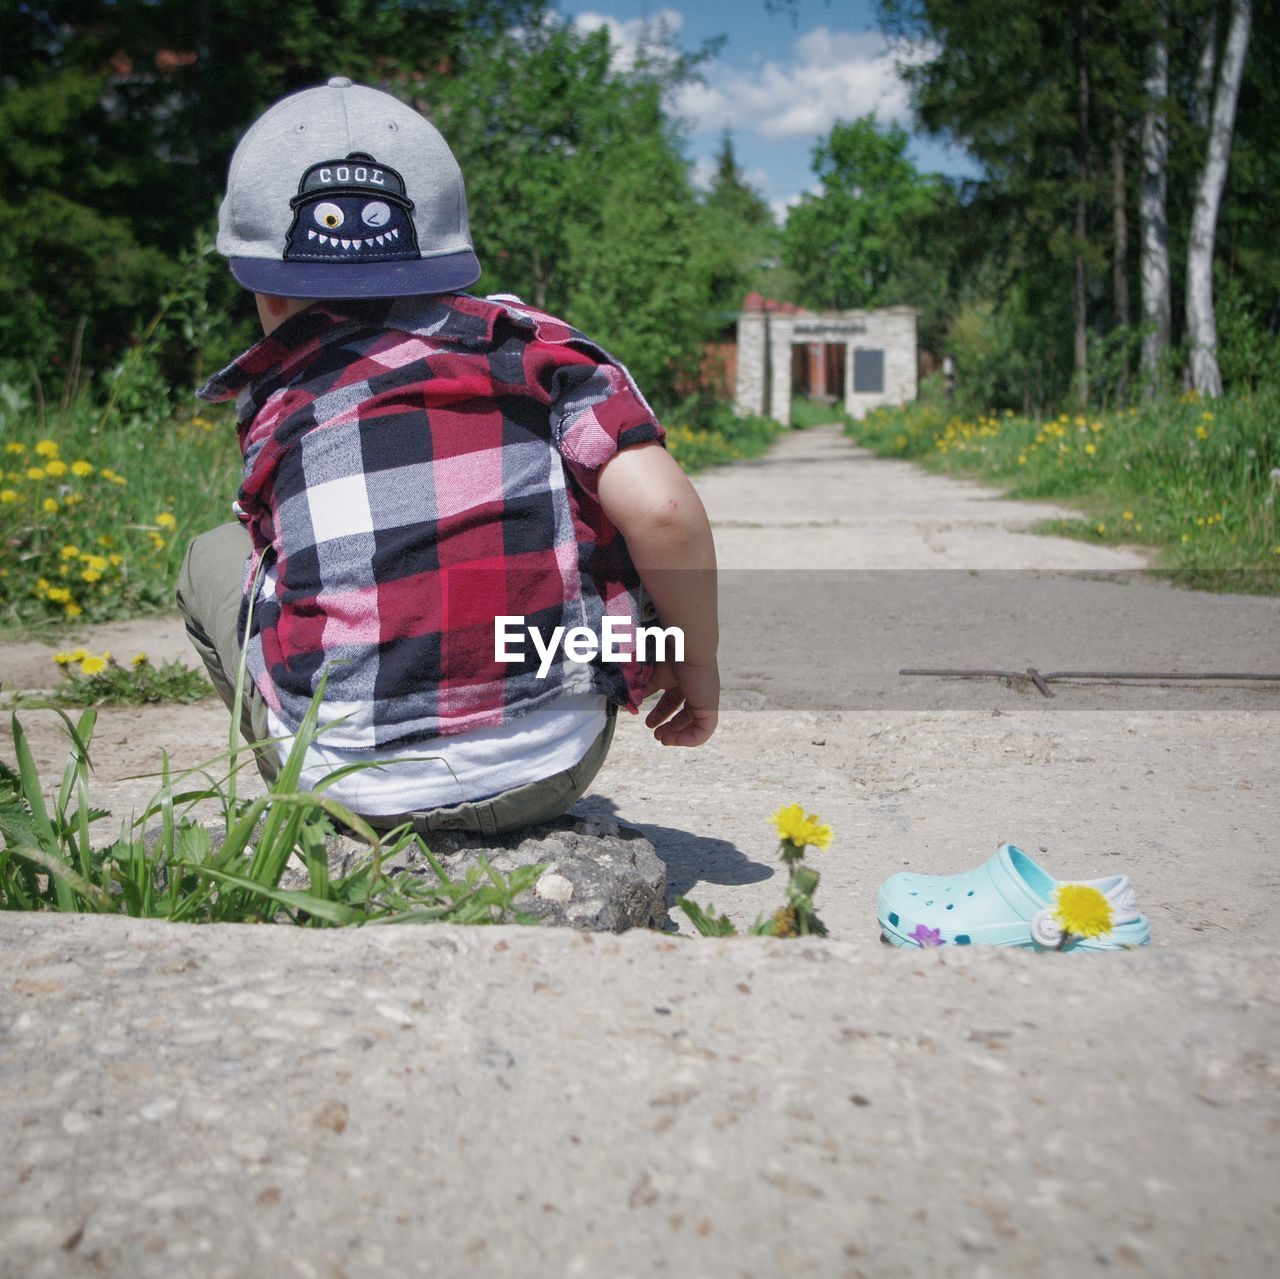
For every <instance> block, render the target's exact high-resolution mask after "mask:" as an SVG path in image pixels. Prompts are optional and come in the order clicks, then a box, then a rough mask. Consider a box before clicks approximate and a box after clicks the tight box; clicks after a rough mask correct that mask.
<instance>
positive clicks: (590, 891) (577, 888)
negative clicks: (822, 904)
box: [287, 815, 667, 933]
mask: <svg viewBox="0 0 1280 1279" xmlns="http://www.w3.org/2000/svg"><path fill="white" fill-rule="evenodd" d="M428 842H429V844H430V848H431V851H432V853H433V854H434V855H435V856H436V857H437V858H438V860H439V862H440V865H441V869H443V870H444V871H445V873H446V874H447V875H448V876H449V877H450V878H451V879H454V880H461V879H463V878H464V877H465V876H466V874H467V872H468V871H471V870H473V869H477V868H478V867H479V866H480V864H481V861H482V860H483V861H485V862H487V863H488V864H489V865H490V866H492V867H493V869H494V870H496V871H499V872H501V873H502V874H504V875H509V874H510V873H511V872H512V871H513V870H516V869H518V868H520V867H524V866H542V867H544V869H543V873H542V875H541V876H540V877H539V879H538V880H537V882H536V883H535V884H534V886H533V888H532V889H530V890H528V891H526V892H523V893H521V894H520V895H519V896H518V897H517V898H516V899H515V905H516V908H517V909H518V910H521V911H525V912H527V913H529V914H532V915H536V916H537V917H538V919H539V920H540V922H541V923H543V924H544V925H554V926H559V927H569V928H579V929H591V930H595V931H601V932H610V933H620V932H623V931H624V930H625V929H628V928H650V927H653V928H657V927H661V926H662V924H663V923H664V922H665V920H666V918H667V906H666V898H667V873H666V867H665V865H664V864H663V863H662V862H661V861H660V860H659V858H658V855H657V853H656V852H654V848H653V845H652V844H651V843H650V842H649V841H648V840H647V839H645V837H644V835H642V834H641V833H640V831H638V830H634V829H633V828H631V827H629V826H620V825H618V824H617V823H615V822H607V821H600V820H594V819H591V818H580V817H575V816H573V815H566V816H565V817H562V818H559V819H558V820H556V821H553V822H547V823H545V824H543V825H541V826H535V827H532V828H530V829H529V830H525V831H518V832H516V833H514V834H511V835H469V834H463V833H460V832H455V831H433V832H432V833H431V835H430V837H429V841H428ZM328 851H329V873H330V875H331V876H332V877H338V876H341V875H348V874H350V873H351V871H352V870H353V869H354V868H355V866H356V864H357V863H358V862H360V861H363V860H364V859H365V858H366V857H368V855H369V847H368V845H367V844H364V843H362V842H361V841H359V840H356V839H350V838H347V837H344V836H341V835H335V836H333V837H331V838H330V840H329V849H328ZM383 869H384V870H385V871H386V872H387V873H388V874H392V875H401V874H414V875H423V876H425V877H427V878H428V879H431V880H434V879H435V872H434V870H433V869H432V867H431V865H430V863H429V862H428V861H427V859H426V858H425V857H424V856H423V855H422V853H421V851H420V850H419V849H418V848H417V846H416V845H410V847H409V848H407V849H406V850H405V851H403V852H401V853H399V854H398V855H397V856H395V857H391V858H388V859H387V860H385V861H384V862H383ZM291 876H292V877H291V879H290V881H289V883H288V885H287V886H289V887H305V884H306V876H305V875H299V873H298V872H291Z"/></svg>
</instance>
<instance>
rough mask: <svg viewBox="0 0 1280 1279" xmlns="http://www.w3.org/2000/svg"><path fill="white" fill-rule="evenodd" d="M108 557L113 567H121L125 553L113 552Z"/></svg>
mask: <svg viewBox="0 0 1280 1279" xmlns="http://www.w3.org/2000/svg"><path fill="white" fill-rule="evenodd" d="M107 559H108V560H109V561H110V563H111V567H112V568H119V567H120V565H121V564H123V563H124V556H123V555H115V554H112V555H108V556H107Z"/></svg>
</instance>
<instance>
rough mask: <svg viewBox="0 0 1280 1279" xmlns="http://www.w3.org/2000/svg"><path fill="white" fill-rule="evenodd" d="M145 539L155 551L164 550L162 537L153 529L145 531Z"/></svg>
mask: <svg viewBox="0 0 1280 1279" xmlns="http://www.w3.org/2000/svg"><path fill="white" fill-rule="evenodd" d="M147 538H148V540H149V541H150V542H151V545H152V546H154V547H155V548H156V550H157V551H163V550H164V548H165V540H164V538H162V537H161V536H160V534H159V533H157V532H156V531H155V529H148V530H147Z"/></svg>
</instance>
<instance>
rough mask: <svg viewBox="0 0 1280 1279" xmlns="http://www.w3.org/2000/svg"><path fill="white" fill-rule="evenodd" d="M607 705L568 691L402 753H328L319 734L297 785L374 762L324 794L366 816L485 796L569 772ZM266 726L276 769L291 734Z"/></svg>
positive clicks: (270, 718) (270, 717) (600, 726)
mask: <svg viewBox="0 0 1280 1279" xmlns="http://www.w3.org/2000/svg"><path fill="white" fill-rule="evenodd" d="M607 705H608V702H607V699H606V698H604V697H603V696H601V695H600V694H598V693H572V694H567V695H566V696H564V697H561V698H559V699H558V700H557V701H555V702H553V703H552V704H551V705H550V706H546V707H543V708H542V709H540V710H535V711H532V712H530V713H529V714H528V715H521V716H520V717H519V718H517V719H514V720H512V721H511V722H510V723H509V724H502V725H500V726H499V727H497V728H477V729H473V730H472V731H470V732H467V733H453V734H450V735H449V736H448V737H437V738H435V739H433V740H432V741H431V742H430V743H427V744H424V745H423V746H422V747H419V748H417V749H406V750H402V751H344V750H333V749H331V748H328V747H326V746H325V744H324V735H323V734H321V736H320V737H319V738H317V739H316V740H315V741H314V742H312V743H311V745H310V747H308V749H307V753H306V755H305V756H304V758H303V766H302V777H301V781H300V783H299V785H300V786H301V788H302V789H304V790H314V789H315V786H316V784H317V783H318V782H320V781H321V780H322V779H323V778H324V777H326V776H327V775H328V774H330V773H332V772H334V771H335V770H336V769H339V768H344V767H346V766H347V765H348V764H377V765H378V766H377V767H369V768H362V769H359V770H358V771H355V772H352V773H348V774H347V776H346V777H344V778H342V779H341V780H340V781H337V782H335V783H334V784H333V785H332V786H328V787H326V788H325V791H324V793H325V794H326V795H328V796H330V797H331V798H333V799H336V800H337V801H338V803H340V804H345V805H346V806H347V807H348V808H350V809H351V810H352V811H353V812H355V813H359V814H361V815H362V816H365V817H384V816H386V817H389V816H396V815H399V814H400V813H412V812H419V811H421V810H423V809H430V808H452V807H453V806H454V805H455V804H462V803H467V802H469V801H471V800H477V799H488V798H489V797H491V796H493V795H497V794H499V793H500V792H502V791H505V790H510V789H511V788H512V787H513V786H524V785H527V784H528V783H529V782H540V781H542V780H544V779H545V778H547V777H551V776H553V775H554V774H556V773H560V772H563V771H564V770H565V769H566V768H572V767H573V766H574V765H575V764H577V763H578V762H579V761H580V760H581V759H582V757H583V756H584V755H585V754H586V753H587V751H588V749H589V748H590V746H591V744H592V742H594V741H595V739H596V738H597V737H598V736H599V735H600V733H601V732H603V730H604V726H605V722H606V711H605V708H606V706H607ZM267 727H268V730H269V732H270V734H271V736H272V737H273V738H276V739H278V742H277V746H276V749H277V751H278V752H279V755H280V761H281V763H282V764H283V762H284V761H285V760H286V759H287V758H288V756H289V752H290V750H291V749H292V748H293V736H292V735H291V734H290V733H289V731H288V730H287V729H286V728H285V727H284V725H283V724H282V723H281V722H280V720H278V719H277V718H276V716H275V714H274V713H273V712H271V711H268V712H267Z"/></svg>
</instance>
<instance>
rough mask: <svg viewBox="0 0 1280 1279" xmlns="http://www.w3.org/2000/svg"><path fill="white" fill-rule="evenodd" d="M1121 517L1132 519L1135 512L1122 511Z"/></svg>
mask: <svg viewBox="0 0 1280 1279" xmlns="http://www.w3.org/2000/svg"><path fill="white" fill-rule="evenodd" d="M1120 518H1121V519H1122V520H1132V519H1133V512H1132V511H1122V512H1121V513H1120Z"/></svg>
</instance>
